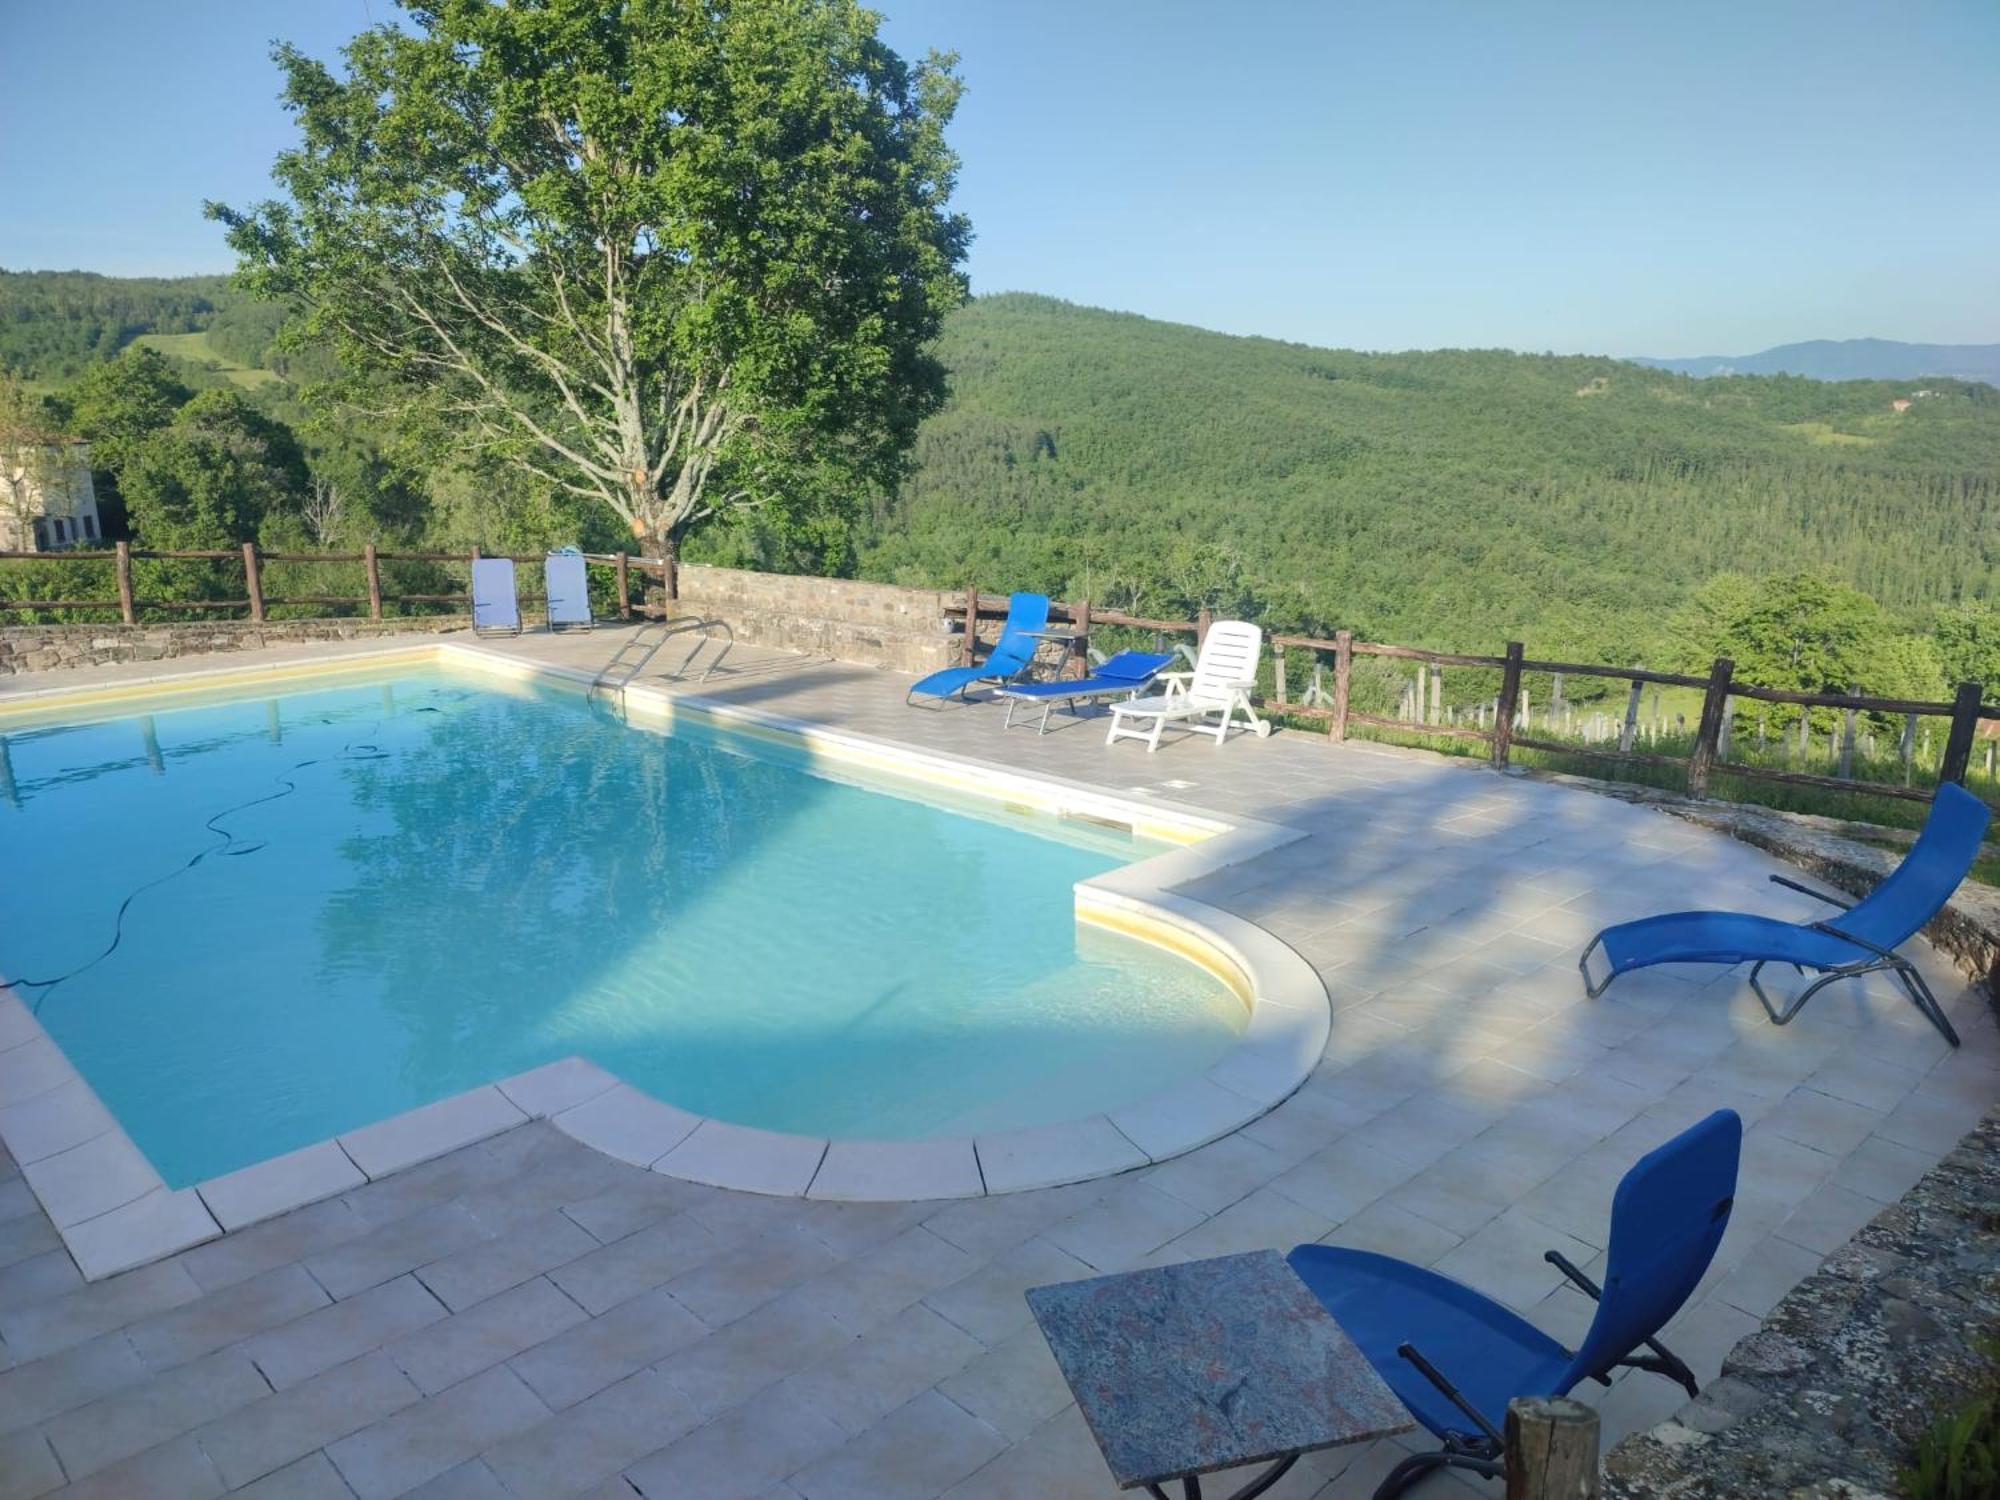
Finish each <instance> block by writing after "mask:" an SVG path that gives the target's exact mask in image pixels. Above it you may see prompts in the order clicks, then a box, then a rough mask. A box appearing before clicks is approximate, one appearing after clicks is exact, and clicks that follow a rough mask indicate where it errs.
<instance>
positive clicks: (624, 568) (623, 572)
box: [618, 548, 632, 620]
mask: <svg viewBox="0 0 2000 1500" xmlns="http://www.w3.org/2000/svg"><path fill="white" fill-rule="evenodd" d="M618 618H619V619H621V620H629V619H631V618H632V559H631V558H629V557H627V556H626V555H625V552H624V549H622V548H621V549H620V550H619V553H618Z"/></svg>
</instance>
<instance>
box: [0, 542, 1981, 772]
mask: <svg viewBox="0 0 2000 1500" xmlns="http://www.w3.org/2000/svg"><path fill="white" fill-rule="evenodd" d="M497 555H499V554H487V553H481V552H479V551H473V552H469V553H447V552H378V551H377V550H376V549H375V547H374V546H373V545H370V546H368V547H365V548H364V549H363V550H361V551H360V552H301V553H282V552H269V553H267V552H263V551H261V550H260V549H259V548H258V547H257V545H256V544H255V543H254V542H246V543H244V544H243V546H242V547H240V548H235V549H230V550H225V551H152V550H144V549H140V548H135V547H132V546H131V545H130V544H128V543H126V542H119V543H117V544H116V546H115V547H114V548H113V549H112V550H110V551H108V552H107V551H95V552H77V551H71V552H7V551H0V561H11V562H40V563H89V562H98V563H104V562H108V563H111V564H112V565H113V567H114V570H115V576H116V579H117V590H118V592H117V597H116V598H115V599H26V600H23V599H0V614H4V612H6V611H10V610H37V609H62V610H92V611H102V612H105V613H115V614H116V615H117V616H118V617H119V618H120V619H121V620H122V621H123V622H124V623H125V624H127V625H132V624H136V623H138V619H139V615H140V613H141V612H142V611H158V612H162V613H179V612H189V613H192V612H205V611H218V610H242V611H245V612H246V614H247V617H248V618H249V619H250V620H252V621H262V620H264V619H266V618H267V617H268V612H269V611H270V610H272V609H274V608H280V607H299V606H307V605H322V606H323V605H348V606H352V607H354V608H356V609H359V608H362V607H364V606H365V607H366V609H367V612H368V617H369V618H370V619H374V620H379V619H382V618H383V617H384V614H385V612H386V611H387V609H388V608H389V606H391V605H399V604H417V605H425V604H429V605H436V604H450V605H457V606H459V607H461V608H465V607H469V605H470V603H471V597H470V594H469V593H468V592H458V593H391V592H388V591H386V590H384V588H383V586H382V564H383V563H471V562H476V561H478V560H479V559H480V558H481V557H482V556H497ZM543 556H545V554H536V555H533V556H528V557H515V558H513V559H512V561H514V562H515V563H516V564H528V565H530V573H529V576H530V578H531V579H533V578H535V577H536V574H535V572H534V569H533V565H535V564H539V563H540V562H541V561H542V558H543ZM135 559H136V560H140V561H147V560H155V559H162V560H190V561H209V562H220V563H231V562H234V563H240V565H241V567H242V576H243V585H244V593H243V597H241V598H232V599H141V598H139V597H137V595H136V593H135V591H134V586H133V573H132V564H133V562H134V560H135ZM584 561H585V563H586V564H587V565H589V566H592V567H601V568H608V569H610V570H611V574H612V578H611V580H610V584H611V587H612V589H613V596H614V598H615V600H616V603H617V609H618V615H619V617H620V618H621V619H630V618H632V617H633V615H634V614H635V613H644V612H645V611H644V609H643V606H641V607H635V606H634V604H633V602H632V574H633V573H634V572H635V571H637V572H638V573H639V574H640V575H641V579H642V582H643V580H644V578H645V577H646V576H647V575H653V576H657V577H659V578H660V579H661V581H662V583H663V584H664V585H665V588H666V592H667V596H668V598H670V599H671V598H672V597H674V595H675V593H676V592H677V590H676V587H675V585H676V583H677V581H678V580H677V579H676V578H675V577H674V569H673V566H672V564H671V563H667V562H664V561H663V560H661V559H658V558H642V557H634V556H631V555H630V554H627V553H623V552H619V553H590V554H586V555H585V558H584ZM271 563H306V564H310V563H360V564H362V566H363V572H364V576H365V578H366V593H365V595H345V594H299V595H293V596H289V597H282V598H280V597H270V596H267V595H266V594H265V592H264V578H263V570H264V567H265V566H266V565H267V564H271ZM529 592H530V597H531V598H532V597H533V588H532V585H531V587H530V591H529ZM642 595H643V590H642ZM1006 612H1007V599H1006V597H1005V596H1003V595H996V594H982V593H981V592H980V591H979V590H978V589H977V588H970V589H967V590H966V592H965V596H964V599H963V601H962V602H955V603H953V604H950V605H947V606H946V609H945V614H946V616H947V618H948V619H956V620H957V621H959V622H960V625H961V629H962V630H963V646H962V652H963V659H964V660H965V661H967V662H968V663H969V662H971V660H972V659H973V656H974V653H975V651H976V648H977V641H978V625H979V622H981V621H986V620H998V619H1001V618H1003V617H1004V616H1005V614H1006ZM1049 615H1050V618H1051V620H1054V621H1058V622H1062V623H1067V624H1069V625H1070V626H1072V627H1073V628H1074V629H1075V631H1076V633H1077V636H1078V637H1079V639H1080V640H1081V641H1084V642H1087V641H1088V639H1089V635H1090V632H1091V631H1092V630H1093V629H1094V628H1098V627H1104V628H1121V629H1132V630H1142V631H1152V632H1155V633H1156V634H1159V635H1167V634H1191V635H1193V636H1194V637H1195V639H1196V641H1197V642H1199V641H1200V640H1201V639H1202V638H1203V637H1204V636H1206V635H1207V633H1208V626H1209V623H1210V618H1211V617H1210V614H1209V612H1208V611H1207V610H1203V611H1202V612H1201V613H1200V614H1199V615H1198V616H1197V617H1196V618H1194V619H1192V620H1172V619H1155V618H1152V617H1150V616H1145V615H1134V614H1128V613H1126V612H1124V611H1122V610H1110V609H1100V608H1095V607H1093V606H1092V604H1091V603H1090V601H1088V600H1084V601H1082V602H1081V603H1076V604H1065V603H1060V602H1057V603H1052V604H1051V605H1050V607H1049ZM967 621H970V622H971V628H965V625H966V622H967ZM1270 644H1271V649H1272V656H1273V660H1274V664H1275V672H1274V678H1273V684H1272V692H1271V693H1270V694H1269V695H1268V697H1267V698H1266V700H1265V702H1266V706H1267V707H1268V708H1270V709H1271V710H1272V711H1274V712H1276V713H1279V714H1281V715H1284V716H1286V717H1288V718H1292V719H1305V720H1321V721H1324V722H1325V724H1326V726H1327V735H1328V738H1329V739H1331V740H1332V741H1334V742H1335V743H1338V742H1340V741H1342V740H1344V739H1346V738H1347V735H1348V731H1349V730H1350V728H1352V727H1354V726H1357V725H1360V726H1367V727H1370V728H1377V729H1387V730H1396V731H1402V732H1405V733H1411V734H1418V735H1435V736H1440V737H1444V738H1450V739H1462V740H1470V741H1476V742H1479V743H1481V744H1484V745H1485V746H1486V747H1487V752H1488V755H1489V756H1490V758H1491V760H1492V763H1493V764H1494V766H1496V767H1504V766H1506V765H1507V764H1508V762H1509V760H1510V758H1511V757H1512V754H1513V752H1514V750H1515V749H1517V748H1518V749H1523V750H1536V751H1543V752H1547V753H1551V754H1556V755H1566V756H1576V757H1579V758H1581V759H1583V760H1586V761H1596V762H1600V763H1610V764H1613V765H1623V766H1658V767H1669V768H1681V769H1683V770H1684V771H1685V773H1686V778H1687V790H1688V794H1689V795H1690V796H1694V797H1705V796H1707V795H1708V790H1709V785H1710V782H1711V781H1712V779H1713V778H1714V777H1715V776H1716V775H1717V774H1718V773H1721V774H1727V775H1729V776H1737V777H1746V778H1750V779H1753V780H1761V781H1772V782H1783V783H1788V784H1791V785H1794V786H1805V787H1816V788H1820V789H1824V790H1832V791H1842V792H1861V793H1866V794H1869V795H1872V796H1882V797H1897V798H1903V799H1906V800H1910V801H1917V802H1924V801H1928V800H1929V799H1930V793H1929V791H1927V790H1926V789H1924V788H1923V787H1918V786H1911V785H1908V784H1907V783H1906V784H1903V785H1897V784H1895V783H1893V782H1882V781H1868V780H1863V779H1860V778H1857V777H1853V776H1848V775H1839V776H1824V775H1819V774H1816V773H1814V772H1809V771H1798V770H1781V769H1778V768H1776V767H1772V766H1760V765H1751V764H1748V763H1746V762H1743V761H1736V760H1731V759H1730V758H1729V748H1730V734H1731V726H1732V725H1733V723H1734V721H1735V716H1736V706H1737V704H1738V703H1739V702H1751V703H1774V704H1785V705H1791V706H1795V707H1799V708H1804V709H1812V708H1825V709H1832V710H1835V711H1838V712H1841V713H1843V714H1844V715H1845V720H1846V735H1845V738H1844V739H1843V741H1842V742H1841V744H1842V750H1841V755H1840V759H1841V763H1842V767H1843V769H1845V768H1846V767H1847V765H1848V764H1850V763H1851V759H1852V750H1853V746H1854V742H1855V721H1856V718H1857V716H1858V715H1861V714H1883V715H1890V716H1900V717H1901V718H1902V719H1903V721H1904V730H1903V736H1902V743H1901V749H1902V756H1903V762H1904V766H1905V768H1906V774H1907V767H1908V765H1909V762H1910V757H1911V747H1912V746H1913V744H1914V743H1915V737H1916V726H1917V723H1918V721H1919V720H1921V719H1925V718H1940V719H1944V720H1945V721H1947V728H1946V733H1945V739H1944V751H1943V755H1942V758H1941V760H1940V763H1939V768H1938V779H1939V780H1941V781H1956V782H1960V783H1963V782H1964V781H1965V780H1966V776H1967V772H1968V770H1969V768H1970V765H1971V759H1972V751H1973V746H1974V743H1975V741H1976V740H1977V739H1978V736H1979V726H1980V723H1981V721H1982V720H2000V706H1996V707H1991V708H1989V707H1987V706H1985V705H1984V703H1983V702H1982V688H1981V685H1980V684H1978V683H1976V682H1968V683H1962V684H1960V686H1959V688H1958V693H1957V696H1956V697H1955V698H1954V699H1953V700H1952V701H1951V702H1950V703H1927V702H1920V701H1914V700H1907V699H1901V698H1873V697H1868V696H1866V695H1864V694H1861V693H1858V692H1857V693H1799V692H1791V691H1788V690H1786V689H1782V688H1767V687H1758V686H1756V685H1755V684H1751V683H1744V682H1739V681H1737V680H1736V676H1735V671H1736V669H1735V664H1734V663H1733V662H1731V661H1730V660H1729V659H1728V658H1726V657H1724V658H1718V659H1717V661H1716V662H1715V663H1714V665H1713V666H1712V667H1710V669H1709V671H1708V674H1707V675H1706V676H1704V677H1695V676H1687V675H1683V674H1681V673H1676V672H1656V671H1652V670H1649V669H1647V668H1644V667H1614V666H1605V665H1602V664H1600V663H1594V662H1560V661H1539V660H1534V659H1531V658H1529V657H1528V656H1527V655H1526V653H1525V652H1524V650H1523V648H1522V646H1521V644H1520V642H1518V641H1510V642H1509V643H1508V644H1507V647H1506V650H1505V652H1504V654H1502V655H1500V656H1476V655H1468V654H1465V653H1461V652H1452V651H1426V650H1422V649H1420V648H1418V647H1415V646H1392V645H1386V644H1383V643H1381V642H1376V641H1360V640H1356V639H1355V638H1354V633H1353V632H1352V631H1347V630H1342V631H1337V632H1335V634H1334V635H1333V636H1332V638H1331V639H1328V638H1326V637H1321V636H1308V635H1273V636H1271V637H1270ZM1287 652H1305V653H1308V654H1309V655H1310V656H1311V657H1312V658H1313V659H1314V660H1315V661H1316V662H1319V661H1322V660H1323V659H1327V658H1330V659H1331V661H1332V665H1333V685H1332V690H1331V692H1330V693H1326V692H1320V691H1314V692H1312V693H1309V694H1308V695H1307V696H1306V697H1305V698H1302V699H1293V698H1292V697H1291V689H1290V682H1289V677H1290V674H1289V672H1288V671H1287V664H1286V654H1287ZM1356 657H1377V658H1383V659H1388V660H1393V661H1405V662H1412V663H1416V664H1418V667H1419V671H1420V672H1427V673H1428V674H1429V678H1430V687H1429V691H1428V693H1426V692H1425V690H1424V686H1423V680H1422V678H1421V677H1420V678H1419V679H1418V681H1417V683H1416V685H1415V688H1414V710H1415V711H1414V712H1409V713H1406V714H1405V715H1404V716H1403V717H1400V718H1396V717H1390V716H1389V715H1386V714H1374V713H1366V712H1363V711H1362V710H1360V709H1357V708H1355V707H1354V706H1353V697H1354V692H1353V688H1354V662H1355V658H1356ZM1076 659H1077V660H1079V661H1080V659H1081V652H1080V651H1079V652H1078V653H1077V654H1076ZM1445 667H1474V668H1481V669H1486V670H1490V671H1495V672H1497V673H1499V691H1498V692H1497V693H1495V694H1494V695H1493V697H1492V698H1491V700H1490V701H1489V702H1487V703H1483V704H1480V705H1479V706H1478V708H1477V711H1476V712H1474V713H1472V714H1470V715H1469V722H1460V721H1459V720H1458V718H1457V716H1456V714H1455V713H1454V714H1452V715H1450V716H1449V717H1447V716H1446V715H1445V714H1444V713H1443V712H1442V708H1441V705H1442V697H1443V693H1442V686H1441V682H1440V674H1441V672H1442V669H1443V668H1445ZM1528 673H1546V674H1550V675H1551V676H1553V677H1554V678H1555V679H1556V681H1557V688H1556V698H1557V701H1558V702H1559V701H1560V692H1561V687H1560V683H1561V681H1562V679H1564V678H1571V677H1581V678H1608V679H1612V680H1614V681H1620V682H1624V683H1626V684H1627V695H1626V704H1625V714H1624V718H1623V721H1622V723H1619V724H1617V725H1616V738H1615V741H1614V740H1612V739H1611V738H1609V736H1608V735H1607V738H1606V740H1605V743H1603V744H1594V743H1581V744H1580V743H1576V742H1574V741H1567V740H1557V739H1548V738H1542V737H1539V736H1537V735H1535V734H1534V733H1533V729H1534V720H1533V716H1532V714H1530V713H1529V712H1528V704H1527V702H1526V698H1525V694H1524V692H1523V688H1522V677H1523V675H1524V674H1528ZM1649 684H1650V685H1653V686H1654V687H1655V688H1656V689H1657V688H1659V687H1675V688H1687V689H1692V690H1696V691H1699V692H1700V693H1701V695H1702V699H1701V714H1700V718H1699V720H1698V721H1697V724H1696V728H1695V731H1694V737H1693V740H1692V742H1691V744H1690V746H1689V749H1688V752H1687V754H1685V755H1670V754H1665V753H1662V752H1660V751H1658V750H1648V749H1641V748H1640V747H1639V734H1638V726H1639V699H1640V692H1641V690H1642V688H1644V687H1645V686H1647V685H1649ZM1426 701H1428V704H1429V708H1428V709H1426V707H1425V704H1426ZM1410 702H1411V700H1410V699H1409V698H1406V705H1407V704H1409V703H1410ZM1602 717H1603V716H1601V715H1600V718H1602ZM1549 721H1550V722H1551V723H1554V722H1556V716H1555V715H1553V714H1551V715H1550V716H1549ZM1803 727H1804V726H1803V717H1802V728H1803ZM1988 753H1989V757H1990V755H1991V753H1992V742H1991V741H1989V744H1988Z"/></svg>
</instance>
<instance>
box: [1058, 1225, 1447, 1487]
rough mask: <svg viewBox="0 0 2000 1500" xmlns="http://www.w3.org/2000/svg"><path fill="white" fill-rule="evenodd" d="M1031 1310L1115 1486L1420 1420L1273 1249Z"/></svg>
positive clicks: (1167, 1270)
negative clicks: (1416, 1419) (1094, 1439)
mask: <svg viewBox="0 0 2000 1500" xmlns="http://www.w3.org/2000/svg"><path fill="white" fill-rule="evenodd" d="M1027 1296H1028V1306H1029V1307H1030V1308H1031V1309H1033V1311H1034V1314H1035V1321H1036V1322H1037V1323H1039V1324H1040V1325H1041V1329H1042V1336H1043V1337H1044V1338H1046V1339H1047V1340H1048V1341H1049V1348H1050V1350H1052V1351H1053V1352H1054V1354H1055V1357H1056V1363H1057V1364H1058V1365H1060V1366H1061V1367H1062V1372H1063V1378H1064V1379H1066V1380H1067V1381H1068V1382H1069V1386H1070V1390H1071V1391H1072V1392H1074V1393H1075V1396H1076V1401H1077V1405H1078V1406H1079V1407H1081V1408H1082V1409H1083V1415H1084V1420H1085V1421H1087V1422H1088V1423H1089V1424H1090V1430H1091V1433H1092V1435H1093V1436H1095V1437H1096V1439H1097V1446H1098V1447H1099V1448H1100V1449H1101V1450H1103V1453H1104V1461H1105V1463H1106V1464H1107V1465H1108V1466H1109V1467H1110V1469H1111V1476H1112V1478H1113V1479H1114V1480H1116V1481H1117V1484H1118V1486H1119V1488H1120V1489H1128V1490H1129V1489H1137V1488H1139V1487H1140V1486H1144V1487H1145V1488H1146V1489H1148V1490H1149V1491H1150V1492H1151V1493H1153V1494H1154V1495H1158V1496H1162V1497H1163V1500H1164V1492H1163V1491H1162V1490H1161V1489H1160V1488H1159V1486H1160V1485H1161V1484H1162V1483H1165V1482H1168V1481H1171V1480H1174V1479H1179V1480H1181V1481H1182V1484H1183V1486H1184V1488H1185V1492H1186V1494H1187V1496H1188V1497H1189V1500H1199V1497H1200V1495H1201V1481H1200V1477H1199V1476H1201V1475H1203V1474H1208V1473H1213V1472H1214V1471H1216V1470H1218V1469H1233V1468H1236V1467H1238V1466H1240V1465H1243V1464H1255V1463H1269V1462H1274V1461H1275V1462H1274V1467H1273V1468H1272V1469H1270V1470H1268V1471H1267V1472H1265V1473H1264V1474H1261V1475H1259V1476H1258V1477H1257V1478H1256V1479H1254V1480H1252V1481H1251V1483H1250V1484H1249V1485H1247V1486H1246V1487H1245V1488H1244V1489H1242V1490H1240V1491H1238V1495H1239V1496H1250V1495H1257V1494H1261V1493H1263V1491H1264V1490H1265V1489H1266V1488H1268V1487H1269V1486H1270V1485H1271V1484H1273V1483H1275V1482H1276V1480H1277V1478H1278V1476H1279V1475H1280V1474H1282V1473H1283V1472H1284V1471H1285V1470H1286V1469H1288V1468H1290V1467H1291V1465H1292V1464H1293V1463H1295V1462H1297V1460H1298V1458H1299V1456H1300V1455H1301V1454H1304V1453H1309V1452H1311V1451H1313V1450H1314V1449H1317V1448H1332V1447H1336V1446H1338V1445H1340V1444H1342V1443H1359V1442H1365V1441H1367V1440H1369V1439H1371V1438H1378V1437H1387V1436H1390V1435H1391V1434H1393V1433H1398V1432H1408V1431H1409V1430H1410V1429H1411V1428H1412V1427H1413V1426H1415V1425H1416V1424H1415V1423H1414V1422H1413V1421H1412V1420H1411V1418H1410V1414H1409V1412H1408V1411H1407V1410H1406V1409H1405V1408H1404V1406H1403V1404H1402V1402H1400V1401H1398V1400H1397V1399H1396V1397H1395V1395H1394V1394H1393V1393H1392V1392H1391V1391H1390V1390H1389V1387H1388V1386H1387V1385H1385V1384H1383V1382H1382V1378H1381V1377H1380V1376H1379V1375H1377V1374H1376V1373H1375V1370H1374V1367H1373V1366H1371V1365H1370V1364H1369V1363H1368V1360H1367V1358H1366V1357H1365V1356H1364V1355H1363V1354H1362V1353H1361V1351H1360V1350H1359V1349H1357V1348H1355V1346H1354V1341H1353V1340H1352V1339H1350V1338H1348V1336H1347V1335H1346V1333H1344V1332H1343V1331H1342V1330H1341V1327H1340V1325H1339V1324H1338V1323H1336V1322H1335V1321H1334V1320H1333V1318H1332V1317H1331V1315H1329V1314H1328V1312H1327V1310H1326V1309H1325V1308H1324V1307H1322V1306H1321V1305H1320V1302H1319V1299H1318V1298H1316V1297H1314V1296H1313V1294H1312V1293H1311V1292H1310V1291H1308V1290H1307V1289H1306V1285H1305V1283H1304V1282H1302V1281H1300V1280H1299V1278H1298V1277H1297V1276H1295V1275H1293V1274H1292V1268H1291V1267H1290V1266H1288V1265H1286V1264H1285V1261H1284V1258H1283V1257H1282V1256H1280V1255H1279V1254H1278V1253H1277V1252H1276V1251H1273V1250H1259V1251H1256V1252H1254V1253H1252V1254H1249V1255H1225V1256H1222V1257H1220V1258H1218V1259H1215V1260H1196V1261H1188V1262H1186V1263H1184V1264H1182V1265H1177V1266H1161V1267H1158V1268H1157V1269H1153V1270H1146V1271H1132V1272H1128V1273H1127V1274H1125V1275H1122V1276H1100V1277H1096V1278H1094V1279H1092V1280H1089V1281H1071V1282H1065V1283H1062V1284H1061V1285H1057V1286H1041V1287H1034V1288H1032V1289H1031V1290H1030V1291H1029V1292H1028V1294H1027Z"/></svg>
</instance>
